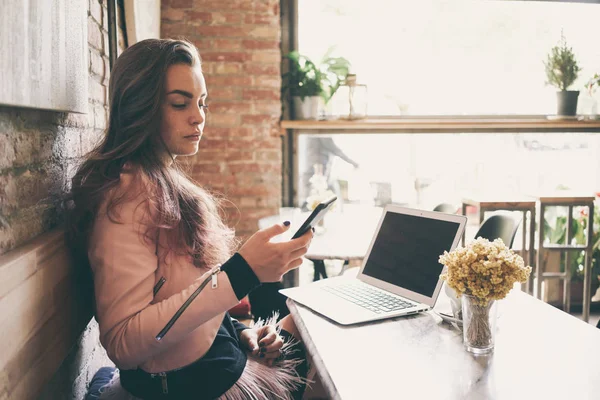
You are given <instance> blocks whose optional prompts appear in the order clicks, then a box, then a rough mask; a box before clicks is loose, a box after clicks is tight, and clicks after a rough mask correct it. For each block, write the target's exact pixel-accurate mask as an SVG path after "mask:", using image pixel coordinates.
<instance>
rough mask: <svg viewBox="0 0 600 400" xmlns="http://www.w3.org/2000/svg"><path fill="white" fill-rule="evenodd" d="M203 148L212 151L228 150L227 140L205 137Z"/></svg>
mask: <svg viewBox="0 0 600 400" xmlns="http://www.w3.org/2000/svg"><path fill="white" fill-rule="evenodd" d="M202 148H203V149H210V150H224V149H226V148H227V140H223V139H216V138H204V137H203V138H202Z"/></svg>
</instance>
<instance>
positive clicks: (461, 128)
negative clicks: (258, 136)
mask: <svg viewBox="0 0 600 400" xmlns="http://www.w3.org/2000/svg"><path fill="white" fill-rule="evenodd" d="M281 128H283V129H293V130H310V131H315V130H316V131H332V130H334V131H348V132H352V131H389V132H399V133H401V132H409V133H410V132H415V133H457V132H481V133H485V132H491V133H498V132H600V120H550V119H547V118H545V117H543V116H539V117H531V118H529V117H528V118H519V117H506V118H503V117H469V118H462V117H411V118H368V119H362V120H355V121H348V120H327V121H316V120H298V121H292V120H284V121H281Z"/></svg>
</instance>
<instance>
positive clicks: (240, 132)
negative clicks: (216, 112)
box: [204, 126, 254, 138]
mask: <svg viewBox="0 0 600 400" xmlns="http://www.w3.org/2000/svg"><path fill="white" fill-rule="evenodd" d="M204 134H205V135H210V136H211V137H219V138H225V137H237V138H244V137H252V136H253V135H254V133H253V129H251V128H241V127H234V128H218V127H214V126H209V127H208V129H207V130H205V132H204Z"/></svg>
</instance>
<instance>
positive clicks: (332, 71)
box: [282, 49, 350, 119]
mask: <svg viewBox="0 0 600 400" xmlns="http://www.w3.org/2000/svg"><path fill="white" fill-rule="evenodd" d="M330 54H331V49H330V51H328V52H327V54H326V55H325V57H324V58H323V60H322V61H321V62H320V63H319V64H318V65H317V64H315V63H314V62H313V61H311V60H310V58H308V57H306V56H304V55H301V54H300V53H298V52H297V51H292V52H291V53H289V54H287V55H286V56H285V58H286V59H288V60H289V71H288V72H286V73H285V74H283V75H282V79H283V85H282V94H283V97H285V96H286V95H288V94H289V95H290V96H291V98H292V104H293V109H294V117H295V118H296V119H318V117H319V105H320V104H321V101H323V102H324V103H325V104H327V102H329V100H330V99H331V97H332V96H333V94H334V93H335V92H336V90H337V89H338V87H339V85H340V81H342V80H343V79H344V78H345V77H346V75H347V74H348V70H349V68H350V62H349V61H348V60H346V59H345V58H343V57H331V56H330Z"/></svg>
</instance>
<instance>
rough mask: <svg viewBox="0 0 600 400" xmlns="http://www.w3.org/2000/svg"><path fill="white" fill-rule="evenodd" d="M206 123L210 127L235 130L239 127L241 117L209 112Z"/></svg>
mask: <svg viewBox="0 0 600 400" xmlns="http://www.w3.org/2000/svg"><path fill="white" fill-rule="evenodd" d="M206 123H207V125H208V126H209V127H212V126H214V127H223V128H229V127H231V128H234V127H236V126H238V125H239V123H240V117H239V116H238V115H235V114H218V113H213V112H209V113H208V115H207V116H206Z"/></svg>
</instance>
